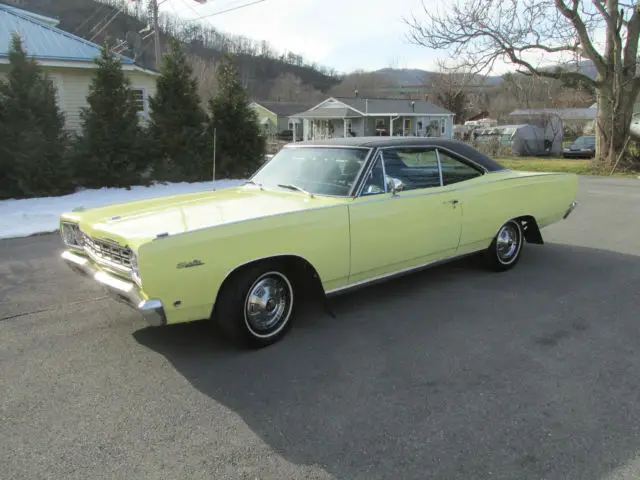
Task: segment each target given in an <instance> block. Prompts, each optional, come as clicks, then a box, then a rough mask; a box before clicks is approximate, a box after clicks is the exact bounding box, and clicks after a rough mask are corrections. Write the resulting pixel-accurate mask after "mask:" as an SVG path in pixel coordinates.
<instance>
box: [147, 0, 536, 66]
mask: <svg viewBox="0 0 640 480" xmlns="http://www.w3.org/2000/svg"><path fill="white" fill-rule="evenodd" d="M255 1H256V0H207V2H206V3H205V4H200V3H198V2H197V1H195V0H165V1H164V2H163V3H162V4H161V7H160V8H161V11H163V12H165V13H167V14H171V15H179V16H180V17H182V18H184V19H198V18H199V17H202V16H206V15H208V14H212V13H216V12H221V11H223V10H227V9H230V8H234V7H238V6H242V5H244V4H248V3H252V2H255ZM423 2H424V5H425V6H426V7H427V8H430V9H433V8H437V7H436V6H438V4H439V8H443V5H444V3H446V2H444V0H263V1H262V2H260V3H256V4H255V5H250V6H247V7H246V8H239V9H237V10H235V11H230V12H226V13H222V14H220V15H215V16H212V17H210V18H205V19H202V20H200V21H201V22H204V23H207V24H210V25H212V26H213V27H215V28H217V29H219V30H221V31H226V32H229V33H234V34H239V35H244V36H247V37H250V38H253V39H256V40H266V41H268V42H269V43H270V44H271V45H272V46H273V47H274V48H275V49H277V50H278V51H279V52H282V51H284V50H289V51H292V52H295V53H298V54H301V55H302V56H303V57H304V58H305V59H306V60H307V61H315V62H317V63H318V64H321V65H324V66H327V67H332V68H335V69H336V70H337V71H338V72H341V73H348V72H350V71H353V70H357V69H363V70H377V69H379V68H385V67H390V66H393V67H394V68H422V69H425V70H435V62H436V60H437V59H438V58H442V59H446V58H447V55H446V53H445V52H435V51H432V50H429V49H427V48H425V47H420V46H416V45H412V44H410V43H409V41H408V40H407V38H406V35H407V33H408V31H409V30H408V27H407V25H406V24H404V23H403V17H405V18H407V17H411V16H412V15H413V14H415V15H417V16H418V17H420V14H421V12H423V11H424V10H423V6H422V5H423ZM547 58H548V56H547ZM528 59H529V60H530V61H532V62H533V63H534V64H540V63H542V62H541V59H542V57H541V56H540V55H539V54H537V55H536V56H535V58H534V57H529V58H528ZM545 63H546V62H545ZM508 70H513V67H512V66H509V65H505V64H498V65H496V71H495V72H494V73H504V72H505V71H508Z"/></svg>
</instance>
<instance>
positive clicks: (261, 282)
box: [215, 262, 295, 348]
mask: <svg viewBox="0 0 640 480" xmlns="http://www.w3.org/2000/svg"><path fill="white" fill-rule="evenodd" d="M294 306H295V294H294V285H293V282H292V280H291V279H290V276H289V273H288V272H287V269H285V268H284V267H283V266H281V265H278V264H277V263H271V262H269V263H263V264H258V265H255V266H252V267H248V268H246V269H244V270H241V271H240V272H237V273H235V274H234V275H233V277H232V278H231V279H230V281H228V282H226V284H225V285H224V287H223V289H222V291H221V292H220V295H219V297H218V301H217V305H216V312H215V317H216V320H217V322H218V325H219V326H220V328H221V329H222V331H223V332H224V333H225V334H226V335H227V337H229V338H230V339H231V340H232V341H234V342H235V343H238V344H241V345H243V346H247V347H250V348H261V347H266V346H267V345H271V344H273V343H275V342H277V341H279V340H280V339H281V338H282V337H284V336H285V335H286V333H287V332H288V331H289V330H290V329H291V322H292V315H293V310H294Z"/></svg>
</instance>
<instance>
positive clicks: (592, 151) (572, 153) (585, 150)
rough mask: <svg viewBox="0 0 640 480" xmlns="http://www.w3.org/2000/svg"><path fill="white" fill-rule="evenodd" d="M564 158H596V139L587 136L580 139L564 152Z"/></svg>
mask: <svg viewBox="0 0 640 480" xmlns="http://www.w3.org/2000/svg"><path fill="white" fill-rule="evenodd" d="M562 156H563V157H564V158H593V157H595V156H596V137H595V136H592V135H587V136H584V137H578V138H576V140H575V141H574V142H573V143H572V144H571V145H568V146H567V147H565V148H564V149H563V150H562Z"/></svg>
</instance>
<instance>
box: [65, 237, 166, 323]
mask: <svg viewBox="0 0 640 480" xmlns="http://www.w3.org/2000/svg"><path fill="white" fill-rule="evenodd" d="M61 257H62V260H64V262H65V263H66V264H67V265H68V266H69V267H70V268H71V269H72V270H74V271H76V272H78V273H81V274H83V275H86V276H88V277H91V278H93V279H94V280H95V281H96V282H98V283H99V284H100V285H102V287H103V288H104V289H105V290H106V291H107V293H109V295H111V296H112V297H113V298H114V299H116V300H118V301H119V302H121V303H124V304H126V305H128V306H130V307H132V308H134V309H136V310H137V311H138V312H140V313H141V314H142V316H143V317H144V318H145V319H146V320H147V322H148V323H149V324H150V325H152V326H154V327H159V326H162V325H166V324H167V317H166V316H165V313H164V307H163V305H162V302H161V301H160V300H145V299H144V298H142V296H141V295H140V290H139V289H138V286H137V285H136V284H135V283H134V282H127V281H126V280H122V279H121V278H118V277H116V276H114V275H111V274H108V273H106V272H103V271H102V270H99V269H98V268H96V267H94V266H93V264H92V263H91V261H89V259H88V258H87V257H83V256H81V255H76V254H75V253H73V252H70V251H68V250H65V251H64V252H62V255H61Z"/></svg>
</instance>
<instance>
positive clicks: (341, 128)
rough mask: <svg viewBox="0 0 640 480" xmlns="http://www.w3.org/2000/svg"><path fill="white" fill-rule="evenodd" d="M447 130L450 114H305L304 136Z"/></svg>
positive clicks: (435, 133) (439, 134) (431, 134)
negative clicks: (444, 115)
mask: <svg viewBox="0 0 640 480" xmlns="http://www.w3.org/2000/svg"><path fill="white" fill-rule="evenodd" d="M447 130H449V129H447V117H428V116H425V117H417V116H405V115H399V116H393V115H392V116H360V117H350V118H339V117H335V118H326V117H325V118H302V135H303V138H304V139H305V140H324V139H328V138H347V137H368V136H384V137H388V136H399V137H443V136H447ZM449 132H451V130H449ZM450 135H451V133H449V137H450Z"/></svg>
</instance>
